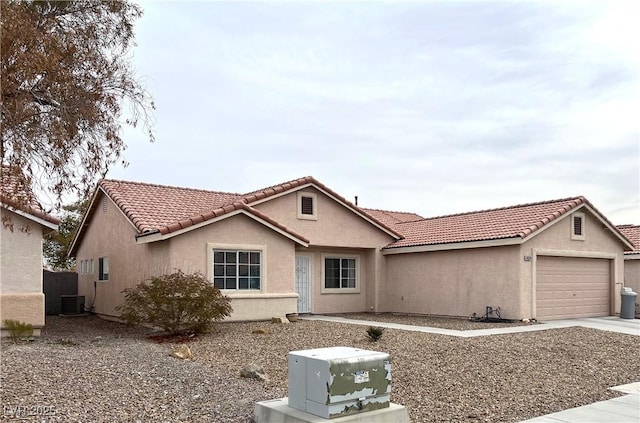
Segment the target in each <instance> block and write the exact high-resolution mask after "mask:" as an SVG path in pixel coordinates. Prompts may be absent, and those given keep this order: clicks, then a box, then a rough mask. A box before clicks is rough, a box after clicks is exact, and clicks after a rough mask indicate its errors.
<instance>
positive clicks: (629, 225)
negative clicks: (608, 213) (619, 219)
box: [616, 223, 640, 228]
mask: <svg viewBox="0 0 640 423" xmlns="http://www.w3.org/2000/svg"><path fill="white" fill-rule="evenodd" d="M616 227H618V228H640V225H634V224H633V223H625V224H622V225H616Z"/></svg>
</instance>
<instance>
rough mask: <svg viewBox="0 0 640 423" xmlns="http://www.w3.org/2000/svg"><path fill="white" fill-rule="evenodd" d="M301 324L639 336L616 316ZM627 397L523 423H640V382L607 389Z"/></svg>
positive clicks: (635, 325)
mask: <svg viewBox="0 0 640 423" xmlns="http://www.w3.org/2000/svg"><path fill="white" fill-rule="evenodd" d="M299 318H300V319H305V320H322V321H327V322H338V323H348V324H352V325H361V326H372V325H375V326H382V327H385V328H389V329H400V330H409V331H414V332H424V333H433V334H438V335H448V336H459V337H462V338H471V337H474V336H490V335H503V334H507V333H519V332H534V331H539V330H548V329H559V328H569V327H573V326H581V327H585V328H592V329H599V330H606V331H610V332H618V333H624V334H627V335H635V336H640V319H621V318H619V317H616V316H609V317H590V318H583V319H568V320H552V321H549V322H540V323H538V324H537V325H528V326H509V327H504V328H495V329H478V330H451V329H442V328H432V327H426V326H411V325H401V324H398V323H386V322H372V321H369V320H354V319H346V318H344V317H336V316H323V315H310V316H300V317H299ZM610 389H612V390H615V391H619V392H623V393H626V394H627V395H624V396H621V397H618V398H613V399H610V400H607V401H600V402H596V403H593V404H589V405H585V406H583V407H576V408H571V409H569V410H564V411H560V412H558V413H552V414H547V415H545V416H540V417H536V418H534V419H531V420H526V421H525V422H526V423H613V422H615V423H626V422H629V423H638V422H640V382H636V383H631V384H628V385H622V386H617V387H614V388H610ZM525 422H521V423H525Z"/></svg>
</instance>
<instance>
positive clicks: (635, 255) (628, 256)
mask: <svg viewBox="0 0 640 423" xmlns="http://www.w3.org/2000/svg"><path fill="white" fill-rule="evenodd" d="M624 259H625V260H640V253H631V254H625V255H624Z"/></svg>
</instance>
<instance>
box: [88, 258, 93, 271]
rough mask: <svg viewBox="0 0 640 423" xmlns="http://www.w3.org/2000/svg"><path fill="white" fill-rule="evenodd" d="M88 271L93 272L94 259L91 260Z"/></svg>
mask: <svg viewBox="0 0 640 423" xmlns="http://www.w3.org/2000/svg"><path fill="white" fill-rule="evenodd" d="M87 272H88V273H91V274H93V259H91V260H89V266H88V268H87Z"/></svg>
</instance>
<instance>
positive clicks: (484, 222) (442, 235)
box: [385, 197, 613, 248]
mask: <svg viewBox="0 0 640 423" xmlns="http://www.w3.org/2000/svg"><path fill="white" fill-rule="evenodd" d="M582 204H590V203H589V202H588V201H587V200H586V199H585V198H584V197H574V198H565V199H561V200H551V201H545V202H541V203H530V204H521V205H517V206H511V207H503V208H499V209H492V210H482V211H475V212H469V213H461V214H454V215H448V216H439V217H433V218H428V219H423V220H418V221H413V222H405V223H398V224H396V225H395V226H394V227H395V228H397V230H398V231H399V232H400V233H401V234H402V235H404V237H405V238H404V239H401V240H399V241H396V242H394V243H392V244H390V245H388V246H387V247H385V248H398V247H410V246H422V245H434V244H449V243H456V242H469V241H484V240H494V239H507V238H521V239H524V238H526V237H528V236H529V235H531V234H533V233H535V232H536V231H537V230H539V229H540V228H542V227H543V226H545V225H546V224H548V223H550V222H552V221H554V220H555V219H557V218H559V217H561V216H563V215H564V214H565V213H567V212H569V211H570V210H573V209H575V208H576V207H579V206H580V205H582ZM591 207H592V208H593V206H591ZM612 226H613V225H612Z"/></svg>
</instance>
